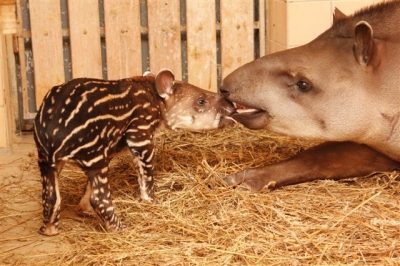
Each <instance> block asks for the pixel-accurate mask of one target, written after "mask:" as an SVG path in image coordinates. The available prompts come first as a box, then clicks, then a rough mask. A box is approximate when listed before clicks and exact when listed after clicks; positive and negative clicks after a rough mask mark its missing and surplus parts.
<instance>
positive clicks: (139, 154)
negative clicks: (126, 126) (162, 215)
mask: <svg viewBox="0 0 400 266" xmlns="http://www.w3.org/2000/svg"><path fill="white" fill-rule="evenodd" d="M133 131H135V134H133V136H130V135H129V132H130V131H129V130H128V132H127V138H126V142H127V145H128V147H129V149H130V150H131V152H132V154H133V156H134V162H135V164H136V166H137V168H138V172H139V178H138V183H139V187H140V197H141V198H142V199H144V200H147V201H150V202H152V203H157V201H156V199H155V198H154V178H153V170H154V166H153V156H154V143H153V135H152V134H151V135H150V136H147V138H146V139H143V138H140V139H139V138H136V137H135V135H139V136H140V134H137V131H136V130H133Z"/></svg>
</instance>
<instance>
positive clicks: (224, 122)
mask: <svg viewBox="0 0 400 266" xmlns="http://www.w3.org/2000/svg"><path fill="white" fill-rule="evenodd" d="M233 123H237V122H236V120H235V119H234V118H232V117H231V116H221V119H220V120H219V124H218V128H221V127H225V126H228V125H231V124H233Z"/></svg>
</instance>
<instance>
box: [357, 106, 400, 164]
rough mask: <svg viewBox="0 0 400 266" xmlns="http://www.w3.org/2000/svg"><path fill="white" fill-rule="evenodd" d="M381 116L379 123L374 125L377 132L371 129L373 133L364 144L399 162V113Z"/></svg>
mask: <svg viewBox="0 0 400 266" xmlns="http://www.w3.org/2000/svg"><path fill="white" fill-rule="evenodd" d="M381 115H382V118H381V120H380V121H381V122H380V123H377V124H376V125H375V126H376V130H377V132H374V130H373V129H372V130H371V131H372V132H374V133H372V134H371V135H370V136H369V137H368V138H367V139H366V140H365V142H364V143H365V144H367V145H369V146H370V147H372V148H374V149H375V150H377V151H380V152H382V153H384V154H386V155H387V156H389V157H390V158H392V159H394V160H396V161H400V112H398V113H395V114H391V115H388V114H383V113H381Z"/></svg>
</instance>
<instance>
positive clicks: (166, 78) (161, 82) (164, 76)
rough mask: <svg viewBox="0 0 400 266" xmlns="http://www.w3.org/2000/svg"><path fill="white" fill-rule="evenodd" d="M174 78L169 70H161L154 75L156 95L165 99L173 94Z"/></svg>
mask: <svg viewBox="0 0 400 266" xmlns="http://www.w3.org/2000/svg"><path fill="white" fill-rule="evenodd" d="M174 80H175V76H174V74H173V73H172V72H171V70H169V69H166V68H163V69H161V70H160V72H158V73H157V75H156V89H157V92H158V95H160V97H162V98H167V97H168V96H169V95H172V93H173V86H174Z"/></svg>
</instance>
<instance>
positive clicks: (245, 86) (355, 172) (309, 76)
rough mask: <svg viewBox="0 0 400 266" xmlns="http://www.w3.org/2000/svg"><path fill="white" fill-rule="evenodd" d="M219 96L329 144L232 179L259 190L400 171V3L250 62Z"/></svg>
mask: <svg viewBox="0 0 400 266" xmlns="http://www.w3.org/2000/svg"><path fill="white" fill-rule="evenodd" d="M221 92H222V93H223V94H224V95H225V96H226V97H227V98H228V99H229V100H231V101H233V102H235V103H237V104H238V105H241V106H245V107H246V108H247V109H242V110H239V111H238V112H237V114H235V115H234V116H233V117H234V119H235V120H236V121H238V122H240V123H242V124H243V125H244V126H246V127H248V128H250V129H268V130H271V131H274V132H278V133H282V134H287V135H291V136H296V137H302V138H306V139H313V140H322V141H326V142H325V143H323V144H321V145H318V146H316V147H314V148H311V149H309V150H307V151H305V152H303V153H300V154H298V155H296V156H295V157H293V158H291V159H289V160H287V161H283V162H280V163H277V164H272V165H267V166H264V167H258V168H253V169H247V170H245V171H243V172H240V173H236V174H232V175H230V176H228V177H226V178H225V181H226V182H227V184H228V185H233V186H237V185H240V186H243V187H245V188H247V189H250V190H253V191H257V190H260V189H262V188H263V187H264V186H268V187H269V188H277V187H280V186H284V185H289V184H296V183H301V182H306V181H311V180H317V179H336V180H337V179H342V178H347V177H352V176H363V175H368V174H371V173H374V172H378V171H391V170H395V169H400V1H392V2H386V3H382V4H378V5H375V6H371V7H369V8H365V9H362V10H360V11H358V12H356V13H355V14H354V15H352V16H349V17H346V16H345V15H344V14H343V13H341V12H340V11H338V10H336V16H334V23H333V25H332V27H331V28H330V29H328V30H327V31H325V32H324V33H322V34H321V35H320V36H318V37H317V38H316V39H315V40H313V41H311V42H310V43H308V44H306V45H304V46H301V47H297V48H294V49H289V50H285V51H282V52H278V53H274V54H270V55H267V56H264V57H262V58H260V59H257V60H255V61H252V62H250V63H248V64H246V65H244V66H242V67H240V68H238V69H237V70H235V71H234V72H233V73H231V74H230V75H229V76H227V77H226V78H225V79H224V80H223V84H222V87H221Z"/></svg>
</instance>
